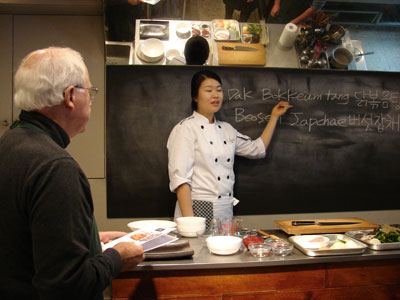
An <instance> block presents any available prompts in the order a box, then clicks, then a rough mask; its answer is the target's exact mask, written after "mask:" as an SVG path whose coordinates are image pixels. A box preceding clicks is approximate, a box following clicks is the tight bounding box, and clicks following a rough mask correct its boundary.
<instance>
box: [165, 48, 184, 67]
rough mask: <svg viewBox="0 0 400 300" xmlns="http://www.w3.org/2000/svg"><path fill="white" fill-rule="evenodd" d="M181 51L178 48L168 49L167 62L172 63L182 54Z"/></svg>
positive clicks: (166, 53)
mask: <svg viewBox="0 0 400 300" xmlns="http://www.w3.org/2000/svg"><path fill="white" fill-rule="evenodd" d="M180 55H181V53H180V52H179V50H178V49H168V50H167V52H165V57H166V59H167V63H169V64H170V63H171V62H172V60H173V59H174V58H175V57H177V56H180Z"/></svg>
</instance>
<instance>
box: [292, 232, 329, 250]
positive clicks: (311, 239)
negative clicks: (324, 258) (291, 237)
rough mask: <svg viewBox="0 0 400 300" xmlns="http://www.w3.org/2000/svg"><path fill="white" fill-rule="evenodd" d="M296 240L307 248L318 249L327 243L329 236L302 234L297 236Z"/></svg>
mask: <svg viewBox="0 0 400 300" xmlns="http://www.w3.org/2000/svg"><path fill="white" fill-rule="evenodd" d="M296 241H297V242H298V243H299V244H300V245H301V246H302V247H303V248H309V249H319V248H321V247H326V246H327V245H328V244H329V238H327V237H325V236H322V235H303V236H299V237H298V238H297V239H296Z"/></svg>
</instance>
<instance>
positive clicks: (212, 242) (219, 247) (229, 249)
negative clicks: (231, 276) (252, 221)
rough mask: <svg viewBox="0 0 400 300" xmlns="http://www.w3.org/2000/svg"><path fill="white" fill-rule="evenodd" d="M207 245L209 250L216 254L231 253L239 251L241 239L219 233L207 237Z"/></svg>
mask: <svg viewBox="0 0 400 300" xmlns="http://www.w3.org/2000/svg"><path fill="white" fill-rule="evenodd" d="M206 242H207V247H208V250H210V252H212V253H214V254H218V255H231V254H235V253H236V252H238V251H239V249H240V246H241V245H242V239H241V238H240V237H237V236H230V235H220V236H211V237H209V238H207V240H206Z"/></svg>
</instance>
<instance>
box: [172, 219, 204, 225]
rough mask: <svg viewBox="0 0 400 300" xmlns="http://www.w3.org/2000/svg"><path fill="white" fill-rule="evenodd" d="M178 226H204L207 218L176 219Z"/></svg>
mask: <svg viewBox="0 0 400 300" xmlns="http://www.w3.org/2000/svg"><path fill="white" fill-rule="evenodd" d="M176 224H178V225H185V226H194V225H204V224H206V218H203V217H180V218H176Z"/></svg>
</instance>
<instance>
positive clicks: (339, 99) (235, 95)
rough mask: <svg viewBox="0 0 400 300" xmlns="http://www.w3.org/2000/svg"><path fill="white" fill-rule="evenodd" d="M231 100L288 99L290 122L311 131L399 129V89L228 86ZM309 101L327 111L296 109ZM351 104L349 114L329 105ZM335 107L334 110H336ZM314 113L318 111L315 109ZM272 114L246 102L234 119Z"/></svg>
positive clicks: (264, 118)
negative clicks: (346, 90) (316, 90)
mask: <svg viewBox="0 0 400 300" xmlns="http://www.w3.org/2000/svg"><path fill="white" fill-rule="evenodd" d="M228 101H244V102H249V101H258V102H260V103H263V102H267V101H274V102H278V101H289V102H290V103H291V104H293V105H294V108H293V110H291V111H290V112H289V113H288V114H287V115H288V116H289V118H288V123H287V124H288V125H290V126H301V127H306V128H307V130H308V132H311V131H312V130H313V129H315V128H317V127H321V126H325V127H362V128H364V130H365V131H377V132H379V133H383V132H385V130H391V131H396V132H400V92H397V91H387V90H383V91H381V90H374V89H365V90H361V91H353V92H349V93H343V92H340V93H339V92H336V91H332V90H328V91H325V92H322V93H303V92H297V91H293V90H290V89H286V90H285V89H276V90H273V89H269V88H265V89H262V90H261V91H259V92H258V91H252V90H249V89H246V88H245V87H243V88H241V89H228ZM296 103H297V104H299V105H300V107H304V105H307V104H319V103H321V104H323V106H321V109H322V108H324V109H326V110H327V112H323V114H322V115H321V109H320V110H319V111H318V115H314V116H310V115H308V114H307V113H305V112H303V111H299V109H296ZM331 104H332V105H338V106H350V105H351V106H352V108H351V110H349V111H348V113H347V114H343V113H341V114H340V115H337V116H336V115H334V113H333V115H332V113H331V114H329V111H330V109H329V107H328V105H331ZM333 111H335V110H333ZM314 114H315V112H314ZM269 118H270V115H269V114H268V113H266V112H249V111H247V110H246V108H245V106H243V107H235V122H236V123H240V122H256V123H257V124H259V123H264V122H267V121H268V120H269Z"/></svg>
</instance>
